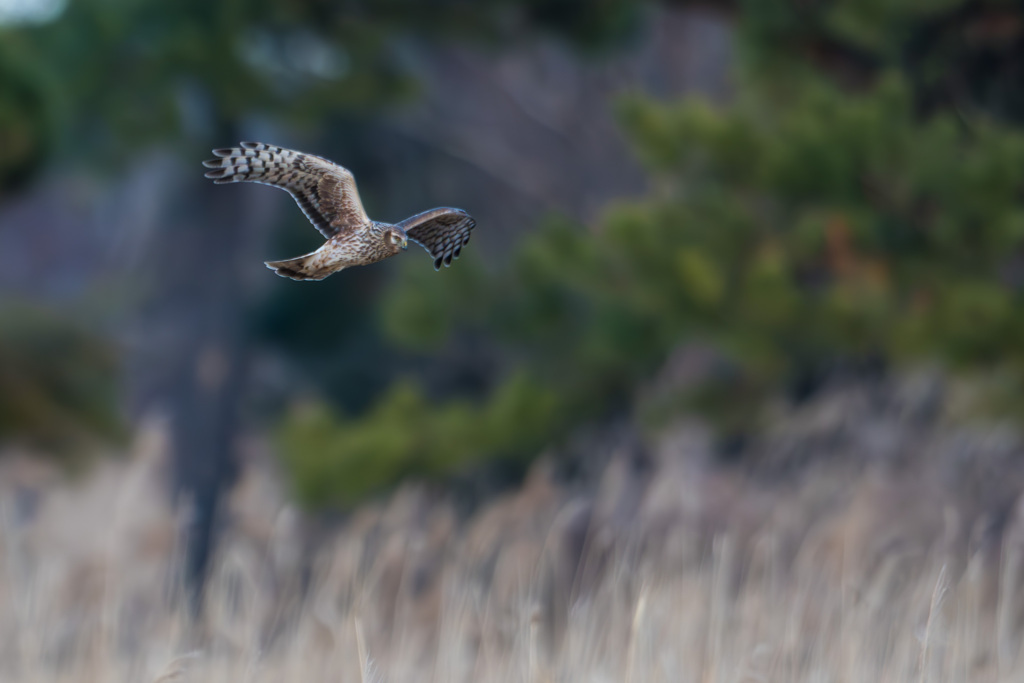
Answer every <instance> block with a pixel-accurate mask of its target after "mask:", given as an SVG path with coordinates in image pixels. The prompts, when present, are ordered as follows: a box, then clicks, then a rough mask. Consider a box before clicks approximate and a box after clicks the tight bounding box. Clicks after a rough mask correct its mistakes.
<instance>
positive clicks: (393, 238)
mask: <svg viewBox="0 0 1024 683" xmlns="http://www.w3.org/2000/svg"><path fill="white" fill-rule="evenodd" d="M388 239H389V240H391V244H398V235H397V234H396V233H393V232H389V233H388Z"/></svg>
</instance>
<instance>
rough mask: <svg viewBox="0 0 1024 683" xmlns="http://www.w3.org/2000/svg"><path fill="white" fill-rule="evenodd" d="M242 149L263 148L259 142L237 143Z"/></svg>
mask: <svg viewBox="0 0 1024 683" xmlns="http://www.w3.org/2000/svg"><path fill="white" fill-rule="evenodd" d="M239 144H240V145H241V146H242V149H260V147H262V146H263V143H261V142H241V143H239Z"/></svg>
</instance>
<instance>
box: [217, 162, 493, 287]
mask: <svg viewBox="0 0 1024 683" xmlns="http://www.w3.org/2000/svg"><path fill="white" fill-rule="evenodd" d="M213 154H214V155H215V156H216V157H217V158H216V159H210V160H209V161H204V162H203V166H205V167H206V168H209V169H212V170H210V171H207V172H206V177H207V178H211V179H213V182H214V183H218V184H221V183H239V182H249V183H262V184H264V185H273V186H274V187H280V188H281V189H282V190H286V191H287V192H288V193H289V194H290V195H291V196H292V197H294V198H295V202H296V203H297V204H298V205H299V208H300V209H302V213H304V214H306V218H308V219H309V221H310V222H311V223H312V224H313V225H314V226H316V229H317V230H319V231H320V232H321V233H323V236H324V237H326V238H327V241H326V242H324V244H323V246H322V247H320V248H319V249H317V250H316V251H314V252H312V253H309V254H306V255H305V256H299V257H298V258H293V259H288V260H286V261H268V262H267V267H268V268H270V269H271V270H273V271H274V272H275V273H277V274H278V275H280V276H282V277H287V278H291V279H292V280H323V279H324V278H325V277H327V276H328V275H331V274H333V273H337V272H338V271H339V270H342V269H344V268H349V267H351V266H364V265H368V264H370V263H376V262H377V261H382V260H384V259H386V258H388V257H389V256H394V255H395V254H397V253H398V252H400V251H403V250H405V249H406V248H407V247H408V243H409V242H410V241H411V242H415V243H416V244H419V245H420V246H421V247H423V248H424V249H426V250H427V252H429V253H430V256H431V257H432V258H433V259H434V269H435V270H439V269H440V268H441V265H442V264H443V265H444V266H445V267H448V266H450V265H451V263H452V259H457V258H458V257H459V252H461V251H462V247H464V246H466V244H467V243H468V242H469V236H470V232H471V231H472V230H473V227H474V226H475V225H476V221H475V220H473V218H472V217H471V216H470V215H469V214H468V213H466V212H465V211H463V210H462V209H452V208H447V207H442V208H438V209H430V210H429V211H424V212H423V213H418V214H416V215H415V216H410V217H409V218H406V219H405V220H404V221H401V222H399V223H396V224H394V225H392V224H390V223H380V222H378V221H373V220H370V218H369V216H367V215H366V211H365V210H364V209H363V204H362V202H361V201H360V200H359V192H358V191H357V190H356V179H355V177H353V175H352V173H351V172H350V171H349V170H348V169H346V168H343V167H341V166H339V165H337V164H335V163H333V162H331V161H328V160H327V159H324V158H321V157H318V156H313V155H312V154H303V153H302V152H296V151H293V150H290V149H284V148H281V147H275V146H273V145H267V144H264V143H262V142H243V143H241V145H240V146H239V147H230V148H227V149H215V150H213Z"/></svg>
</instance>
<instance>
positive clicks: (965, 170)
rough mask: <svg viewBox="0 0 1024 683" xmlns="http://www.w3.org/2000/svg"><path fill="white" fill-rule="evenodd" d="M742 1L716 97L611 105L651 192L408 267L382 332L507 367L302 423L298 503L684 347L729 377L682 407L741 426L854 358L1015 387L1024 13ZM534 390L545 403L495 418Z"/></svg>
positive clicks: (1023, 213)
mask: <svg viewBox="0 0 1024 683" xmlns="http://www.w3.org/2000/svg"><path fill="white" fill-rule="evenodd" d="M739 9H740V11H739V13H738V15H737V17H738V24H739V32H740V35H741V36H742V39H743V40H742V46H741V50H742V51H743V53H744V55H745V60H744V62H743V67H742V69H741V71H740V73H739V74H738V79H737V89H736V96H735V99H734V101H732V102H731V103H730V104H729V105H727V106H719V107H716V106H712V105H711V104H709V103H707V102H703V101H700V100H687V101H683V102H660V101H656V100H654V99H652V98H650V97H647V96H645V95H643V94H639V93H638V94H631V95H628V96H625V97H623V98H622V101H621V103H620V105H621V106H620V112H621V120H622V124H623V126H624V127H625V128H626V130H627V131H628V133H629V135H630V137H631V139H632V140H633V143H634V145H635V148H636V150H637V153H638V154H639V155H640V157H641V158H642V160H643V162H644V163H645V165H646V166H647V168H648V169H649V170H650V173H651V180H652V191H651V193H650V194H649V196H647V197H646V198H644V199H642V200H639V201H633V202H624V203H623V202H618V203H614V204H613V205H611V206H610V207H609V209H608V210H607V212H606V213H605V215H604V217H603V218H602V220H600V221H599V222H598V223H597V224H596V225H593V226H588V227H583V226H573V225H569V224H567V222H566V221H561V220H557V219H552V220H551V221H549V222H548V223H547V224H546V225H545V226H543V227H542V228H541V229H539V230H538V231H537V232H536V233H535V234H534V235H532V236H530V237H529V238H528V239H527V240H526V241H525V243H523V244H522V245H521V246H520V248H519V249H518V250H517V253H516V256H515V258H514V259H513V263H512V264H511V265H510V267H508V268H507V269H504V270H501V271H500V272H493V273H491V272H482V271H476V272H470V271H469V270H468V269H462V270H461V273H462V274H461V275H460V276H459V277H451V278H444V279H441V278H432V277H430V276H432V275H433V273H424V272H421V271H422V269H417V268H414V267H413V266H414V265H416V264H409V267H408V268H405V269H404V270H403V271H402V275H401V277H400V278H399V279H398V281H397V282H395V283H394V284H393V286H392V288H391V290H390V292H391V293H390V295H389V297H388V300H387V301H386V302H385V303H384V305H382V306H381V307H380V310H381V312H382V323H383V329H384V330H385V331H386V332H387V334H388V335H389V337H390V338H391V339H392V340H394V341H395V342H396V343H401V344H405V345H407V346H409V347H411V348H415V349H420V350H428V349H430V348H432V346H434V345H436V344H438V343H440V342H442V341H444V340H446V339H448V338H450V337H451V335H455V334H468V335H470V336H471V338H474V339H488V338H489V335H493V336H494V337H496V338H497V341H496V342H495V343H496V344H497V345H498V347H499V348H500V349H501V351H502V354H503V357H504V358H505V359H506V361H507V362H506V370H507V373H506V375H505V376H504V377H503V378H502V377H498V378H496V379H495V382H494V386H493V388H492V391H491V393H490V394H489V395H488V396H485V397H483V398H482V399H480V400H479V402H478V403H477V404H476V407H474V408H472V409H470V408H469V407H468V406H467V404H466V403H465V402H464V400H463V399H455V400H452V401H443V400H442V401H437V402H424V401H423V400H422V399H419V398H415V397H418V396H419V395H418V394H417V393H416V392H415V391H413V390H411V389H410V388H409V387H408V386H407V385H404V384H403V385H399V386H396V387H395V388H394V389H393V390H392V391H391V392H389V393H387V394H386V395H385V396H384V397H383V398H382V399H381V400H380V402H379V404H378V406H377V407H375V408H373V409H371V410H370V411H369V412H368V413H367V415H366V416H363V417H361V418H345V419H338V420H330V419H328V418H327V417H326V415H325V414H324V413H313V414H310V413H304V412H299V413H295V414H293V415H292V416H291V417H290V418H289V419H288V420H286V423H285V427H284V429H283V433H284V435H286V438H284V439H282V448H283V449H284V450H285V452H286V453H287V454H288V455H287V458H288V461H289V463H290V464H291V466H292V470H293V472H294V473H295V477H296V481H297V483H298V488H299V491H300V493H301V494H302V495H303V496H305V497H306V498H307V500H310V501H314V502H325V501H332V500H334V501H347V500H350V499H351V498H352V497H353V496H354V495H357V494H359V493H360V492H361V491H362V485H363V484H368V485H372V487H373V488H375V487H377V486H380V485H384V484H386V483H388V481H389V480H394V479H396V478H397V477H400V476H403V475H405V474H408V473H410V472H422V471H428V472H429V471H434V470H436V469H437V466H438V465H442V466H443V467H451V466H457V465H464V464H465V463H466V461H467V460H470V459H473V458H479V459H485V458H492V457H496V456H500V455H508V454H513V453H514V454H517V455H518V456H519V457H528V456H530V455H531V454H534V453H536V450H535V448H536V447H535V444H536V443H539V442H543V441H545V440H550V439H556V438H558V436H559V435H560V434H564V433H565V432H566V430H567V429H569V428H570V427H571V426H573V425H575V424H578V423H579V422H580V421H583V420H587V419H593V418H595V417H597V416H600V415H602V414H606V413H607V412H608V411H613V410H617V409H618V410H621V409H622V408H623V407H624V406H625V405H626V404H627V402H628V401H629V399H630V398H631V397H633V396H634V395H635V393H636V391H637V388H638V386H639V385H640V384H641V383H642V382H643V381H644V380H646V379H648V378H649V377H651V375H652V373H653V372H654V371H655V370H656V369H657V368H658V367H659V365H660V364H662V363H663V362H664V361H665V359H666V357H667V355H668V354H669V352H670V351H672V350H673V349H674V348H677V347H679V346H681V345H684V344H686V343H687V342H691V341H700V342H710V343H712V344H714V345H715V346H716V347H717V348H719V349H721V350H722V351H723V353H724V355H725V357H726V358H727V360H728V367H729V368H730V371H729V372H725V373H722V376H721V378H718V379H712V380H710V381H709V382H707V383H706V384H704V385H702V386H699V387H687V388H686V389H685V391H686V394H687V395H685V396H679V397H675V399H674V400H675V403H674V405H680V404H682V405H688V406H700V405H705V406H715V407H717V408H719V409H720V411H721V410H723V406H725V408H724V410H725V411H726V412H728V411H732V412H735V411H736V410H737V409H739V410H742V411H744V415H742V416H741V417H740V422H739V424H744V425H747V426H749V425H750V420H751V418H752V412H750V411H749V410H748V409H749V408H750V406H752V405H756V403H757V402H756V398H757V397H759V396H766V395H768V394H769V393H771V392H778V391H779V390H781V389H783V388H784V387H787V386H792V385H793V384H807V381H806V380H807V378H809V377H815V376H817V375H819V374H820V373H821V372H822V369H823V368H829V367H834V366H835V365H836V364H837V363H843V362H847V361H850V362H852V364H853V365H856V364H857V363H859V362H862V361H868V362H870V363H872V364H874V365H878V364H881V365H883V366H884V365H887V364H891V363H899V362H904V361H918V360H922V359H924V360H933V359H939V360H942V361H945V362H947V363H948V364H950V365H952V366H954V367H958V368H962V369H974V370H978V369H993V368H995V369H998V370H1000V371H1001V372H1003V373H1006V376H1007V378H1008V379H1009V380H1010V381H1011V382H1013V383H1016V384H1019V382H1020V379H1021V372H1022V371H1024V363H1022V361H1024V355H1022V352H1021V349H1022V348H1024V322H1022V320H1024V318H1022V317H1021V315H1020V310H1021V304H1022V303H1024V296H1022V293H1021V282H1022V281H1024V280H1022V278H1024V261H1022V254H1024V206H1022V204H1021V198H1022V196H1024V194H1022V193H1024V135H1022V132H1021V130H1020V128H1019V126H1020V124H1021V123H1022V122H1024V109H1022V108H1021V107H1020V97H1019V89H1015V88H1014V87H1010V86H1011V85H1012V81H1009V80H1007V78H1008V74H1013V73H1018V72H1019V70H1020V69H1021V68H1022V65H1024V58H1022V54H1021V50H1020V45H1021V41H1022V26H1024V14H1021V12H1020V11H1019V10H1017V9H1012V8H1010V7H1009V6H1007V5H1005V4H1003V3H967V2H955V1H947V2H936V3H920V2H913V1H908V2H896V3H886V4H885V7H884V8H882V6H881V5H878V6H877V7H876V6H875V5H870V4H868V5H865V4H864V3H857V2H852V1H851V2H837V3H828V4H827V5H822V6H819V5H806V4H805V3H795V2H787V1H784V0H778V1H776V2H772V3H758V2H754V3H740V7H739ZM1006 22H1009V23H1006ZM1014 27H1016V28H1014ZM1018 82H1019V81H1018ZM965 83H967V84H969V85H964V84H965ZM461 265H462V264H460V266H461ZM490 338H493V337H490ZM524 377H527V378H529V384H528V386H530V387H535V389H532V391H534V392H536V393H537V394H538V395H539V396H543V397H544V400H543V402H540V401H537V402H536V403H535V405H534V408H533V409H531V410H518V409H517V410H507V411H506V410H503V409H502V406H503V405H506V404H507V402H508V400H509V399H508V396H509V395H517V394H516V390H515V389H513V388H512V387H517V386H522V383H523V382H524V379H523V378H524ZM722 396H725V400H724V401H722V400H713V399H714V397H719V399H720V397H722ZM752 399H755V400H752ZM545 404H547V405H549V406H550V408H547V409H543V408H541V407H540V406H543V405H545ZM647 408H649V409H650V412H651V413H652V414H660V415H661V416H662V417H664V414H665V410H664V407H663V406H660V407H659V406H647ZM312 415H315V417H314V416H312ZM456 416H457V417H456ZM480 416H488V419H482V418H481V417H480ZM499 416H501V417H504V418H507V420H508V421H503V420H502V419H499ZM718 417H722V415H721V412H719V415H718ZM731 417H732V418H733V419H732V420H731V424H733V425H735V424H736V421H735V415H733V416H731ZM468 424H472V428H473V437H472V438H471V439H470V438H467V437H466V433H467V431H468V429H469V428H468V426H467V425H468ZM399 431H401V432H402V433H403V434H404V435H405V436H403V437H401V438H399V437H398V436H396V434H397V433H398V432H399ZM419 435H421V437H422V438H420V436H419ZM509 435H513V436H511V438H510V437H509ZM515 435H524V437H523V438H516V436H515ZM525 435H528V436H525ZM434 444H437V445H439V448H438V447H435V445H434ZM463 444H465V446H463ZM469 444H472V445H469ZM435 448H438V450H436V451H435ZM531 449H533V450H531ZM381 452H386V453H388V457H387V458H386V464H382V465H381V468H380V469H378V470H375V471H374V472H373V473H372V474H367V473H366V472H367V469H366V467H367V462H368V461H369V460H370V458H369V454H370V453H381ZM435 452H437V453H443V454H444V456H445V457H440V458H438V457H435V456H433V455H429V456H428V457H427V459H426V461H424V460H423V459H421V458H422V455H423V454H424V453H429V454H433V453H435ZM427 462H429V463H430V464H429V465H427V464H425V463H427ZM353 482H359V484H353Z"/></svg>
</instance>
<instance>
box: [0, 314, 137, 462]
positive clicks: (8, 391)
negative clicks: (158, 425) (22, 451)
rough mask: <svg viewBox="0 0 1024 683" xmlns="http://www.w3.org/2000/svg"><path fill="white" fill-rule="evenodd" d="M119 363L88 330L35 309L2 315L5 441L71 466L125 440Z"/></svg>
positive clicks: (0, 404)
mask: <svg viewBox="0 0 1024 683" xmlns="http://www.w3.org/2000/svg"><path fill="white" fill-rule="evenodd" d="M114 370H115V362H114V357H113V354H112V352H111V350H110V348H109V347H108V345H106V344H104V343H103V342H102V341H101V340H100V339H97V338H96V336H95V335H92V334H90V333H89V332H87V331H86V330H84V329H82V328H81V326H80V325H76V324H74V323H72V322H69V321H68V320H67V319H66V318H65V317H63V316H58V315H56V314H53V313H49V312H46V311H43V310H40V309H38V308H36V307H31V306H27V305H17V306H15V305H6V306H4V307H3V308H2V309H0V439H3V440H5V441H17V442H21V443H22V444H23V445H24V446H26V447H29V448H32V449H35V450H37V451H39V452H41V453H52V454H57V455H61V456H63V457H64V458H65V459H66V460H68V461H69V462H70V463H72V464H74V462H75V461H78V460H80V459H81V456H82V455H83V454H84V453H87V452H88V449H87V448H84V447H85V446H88V445H89V444H90V443H91V444H92V445H98V442H99V439H102V438H105V439H110V438H116V437H118V436H119V435H121V434H122V430H121V426H120V422H119V418H118V415H117V412H116V410H115V406H116V399H117V385H116V383H115V382H114V379H113V378H114Z"/></svg>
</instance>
